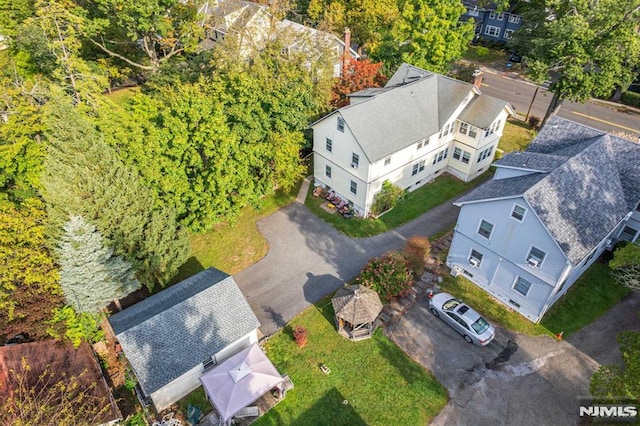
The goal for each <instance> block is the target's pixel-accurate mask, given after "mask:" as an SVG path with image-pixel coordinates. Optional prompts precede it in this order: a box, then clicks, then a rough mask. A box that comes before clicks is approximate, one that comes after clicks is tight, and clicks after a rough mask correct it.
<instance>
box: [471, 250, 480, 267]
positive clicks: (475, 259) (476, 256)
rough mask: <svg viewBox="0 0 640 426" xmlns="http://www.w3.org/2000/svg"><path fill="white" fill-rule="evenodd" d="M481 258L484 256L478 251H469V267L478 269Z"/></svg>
mask: <svg viewBox="0 0 640 426" xmlns="http://www.w3.org/2000/svg"><path fill="white" fill-rule="evenodd" d="M483 257H484V256H483V255H482V253H480V252H479V251H476V250H471V254H470V255H469V265H471V266H473V267H474V268H479V267H480V265H481V264H482V258H483Z"/></svg>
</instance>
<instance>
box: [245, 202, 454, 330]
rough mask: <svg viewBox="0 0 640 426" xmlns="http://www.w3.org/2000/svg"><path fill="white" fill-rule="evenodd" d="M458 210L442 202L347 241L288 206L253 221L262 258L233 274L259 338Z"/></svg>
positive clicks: (299, 208)
mask: <svg viewBox="0 0 640 426" xmlns="http://www.w3.org/2000/svg"><path fill="white" fill-rule="evenodd" d="M457 217H458V208H457V207H455V206H454V205H453V204H452V203H451V202H447V203H444V204H442V205H440V206H438V207H436V208H434V209H432V210H430V211H429V212H427V213H426V214H424V215H422V216H421V217H419V218H417V219H415V220H413V221H411V222H409V223H407V224H405V225H403V226H401V227H399V228H397V229H396V230H393V231H389V232H386V233H384V234H380V235H377V236H374V237H370V238H362V239H353V238H350V237H347V236H346V235H344V234H341V233H340V232H338V231H336V230H335V229H334V228H333V227H332V226H330V225H329V224H327V223H325V222H324V221H323V220H321V219H319V218H318V217H316V216H315V215H314V214H313V213H311V212H310V211H309V210H308V209H307V208H306V207H305V206H304V205H303V204H301V203H297V202H296V203H292V204H290V205H288V206H287V207H285V208H284V209H281V210H279V211H277V212H275V213H274V214H272V215H270V216H268V217H266V218H264V219H262V220H260V221H258V229H259V230H260V232H261V233H262V234H263V235H264V237H265V238H266V239H267V241H268V243H269V252H268V254H267V255H266V256H265V257H264V258H263V259H261V260H260V261H259V262H257V263H255V264H253V265H251V266H250V267H248V268H247V269H245V270H243V271H241V272H239V273H237V274H236V275H234V278H235V280H236V282H237V283H238V286H239V287H240V289H241V290H242V292H243V294H244V295H245V297H246V298H247V300H248V301H249V304H250V305H251V307H252V308H253V311H254V312H255V314H256V316H257V317H258V319H259V320H260V323H261V324H262V326H261V327H260V329H261V331H262V333H263V334H265V335H269V334H273V333H274V332H276V331H277V330H278V329H280V328H282V327H283V326H284V325H285V324H286V323H287V322H289V321H290V320H291V319H292V318H293V317H294V316H295V315H296V314H298V313H299V312H301V311H302V310H304V309H305V308H306V307H307V306H309V305H310V304H312V303H315V302H317V301H318V300H320V299H321V298H322V297H324V296H326V295H328V294H330V293H331V292H333V291H335V290H337V289H338V288H339V287H340V286H342V285H343V284H344V283H345V282H346V281H349V280H351V279H353V278H354V277H355V276H356V275H358V273H359V272H360V270H361V269H362V267H363V266H364V265H365V264H366V263H367V261H368V260H369V259H370V258H372V257H375V256H380V255H381V254H383V253H385V252H387V251H389V250H393V249H397V248H400V247H402V246H404V244H405V241H406V239H407V238H408V237H411V236H413V235H425V236H428V235H433V234H434V233H436V232H440V231H441V230H443V229H447V227H449V226H450V225H451V224H453V223H454V222H455V221H456V219H457Z"/></svg>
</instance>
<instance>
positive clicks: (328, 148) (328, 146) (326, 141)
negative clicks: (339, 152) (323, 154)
mask: <svg viewBox="0 0 640 426" xmlns="http://www.w3.org/2000/svg"><path fill="white" fill-rule="evenodd" d="M324 149H325V150H326V151H327V152H333V139H331V138H325V139H324Z"/></svg>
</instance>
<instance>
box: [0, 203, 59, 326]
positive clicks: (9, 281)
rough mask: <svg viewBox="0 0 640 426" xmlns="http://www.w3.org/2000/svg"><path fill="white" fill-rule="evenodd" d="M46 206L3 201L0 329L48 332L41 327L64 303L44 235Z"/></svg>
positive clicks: (0, 251) (1, 218) (0, 215)
mask: <svg viewBox="0 0 640 426" xmlns="http://www.w3.org/2000/svg"><path fill="white" fill-rule="evenodd" d="M45 217H46V216H45V212H44V206H43V205H42V203H41V202H40V201H39V200H38V199H37V198H31V199H29V200H27V201H25V202H24V203H23V204H22V205H19V206H16V205H14V204H13V203H10V202H7V201H1V200H0V329H1V330H3V332H4V333H12V332H15V333H18V332H28V333H29V334H30V335H32V336H35V337H39V336H43V335H45V333H44V330H43V329H41V326H42V325H43V324H44V323H45V322H46V321H47V320H49V319H50V318H51V309H52V308H54V307H56V306H58V305H59V304H60V303H61V302H62V292H61V290H60V286H59V284H58V270H57V268H56V266H55V264H54V261H53V258H52V256H51V253H50V252H49V250H48V248H47V244H46V238H45V227H44V220H45Z"/></svg>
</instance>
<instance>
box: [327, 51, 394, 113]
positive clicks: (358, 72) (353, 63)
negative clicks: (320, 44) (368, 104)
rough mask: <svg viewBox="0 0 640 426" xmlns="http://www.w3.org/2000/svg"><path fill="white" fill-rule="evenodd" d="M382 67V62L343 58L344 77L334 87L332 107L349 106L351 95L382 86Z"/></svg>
mask: <svg viewBox="0 0 640 426" xmlns="http://www.w3.org/2000/svg"><path fill="white" fill-rule="evenodd" d="M381 67H382V62H378V63H373V62H371V61H370V60H369V59H362V60H359V61H357V60H355V59H354V58H352V57H351V56H349V55H346V56H345V57H344V58H343V66H342V75H341V76H340V78H338V79H337V81H336V83H335V84H334V85H333V90H332V94H331V106H333V107H334V108H342V107H343V106H346V105H349V97H348V95H349V94H351V93H354V92H357V91H358V90H363V89H368V88H371V87H380V86H382V85H383V84H384V82H385V77H384V76H383V75H382V74H381V73H380V68H381Z"/></svg>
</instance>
